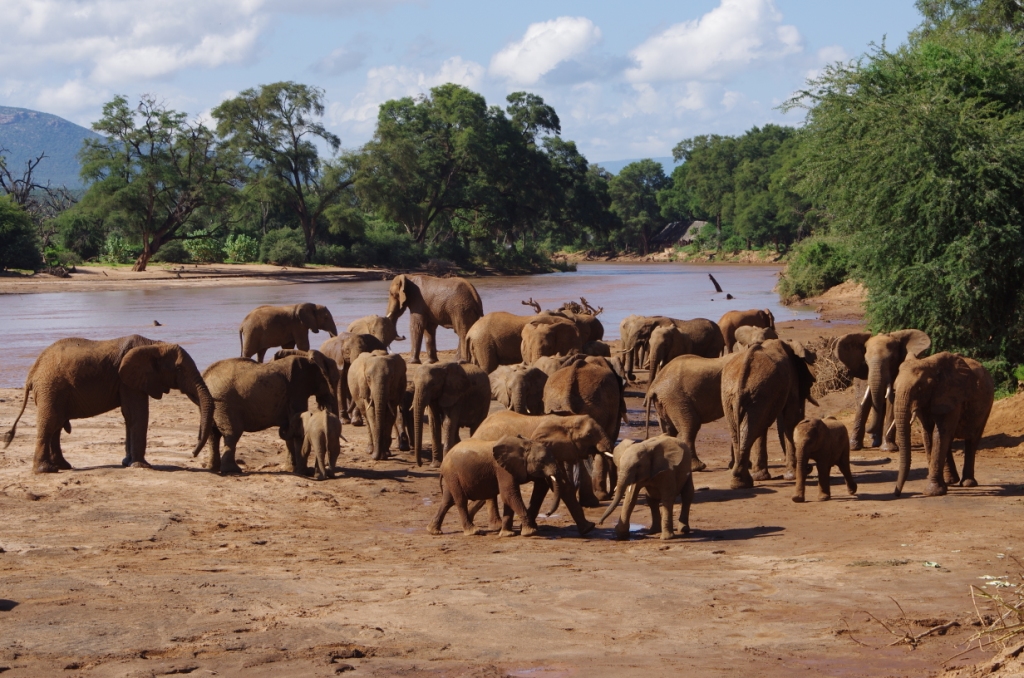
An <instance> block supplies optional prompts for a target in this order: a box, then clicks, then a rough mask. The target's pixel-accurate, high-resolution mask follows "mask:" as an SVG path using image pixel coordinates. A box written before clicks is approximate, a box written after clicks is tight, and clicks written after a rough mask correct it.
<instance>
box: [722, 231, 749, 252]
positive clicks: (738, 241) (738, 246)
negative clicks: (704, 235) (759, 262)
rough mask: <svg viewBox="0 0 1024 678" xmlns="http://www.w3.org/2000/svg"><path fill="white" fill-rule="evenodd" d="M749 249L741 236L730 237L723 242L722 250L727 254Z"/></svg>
mask: <svg viewBox="0 0 1024 678" xmlns="http://www.w3.org/2000/svg"><path fill="white" fill-rule="evenodd" d="M746 248H747V241H746V240H744V239H743V237H742V236H739V235H730V236H729V237H728V238H726V239H725V240H724V241H723V242H722V249H723V250H725V251H726V252H739V251H740V250H744V249H746Z"/></svg>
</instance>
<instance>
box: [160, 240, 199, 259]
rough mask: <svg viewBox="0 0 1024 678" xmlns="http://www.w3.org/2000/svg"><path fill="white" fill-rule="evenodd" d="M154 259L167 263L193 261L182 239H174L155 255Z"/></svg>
mask: <svg viewBox="0 0 1024 678" xmlns="http://www.w3.org/2000/svg"><path fill="white" fill-rule="evenodd" d="M153 261H159V262H163V263H166V264H186V263H188V262H190V261H192V256H191V255H190V254H189V253H188V250H187V249H185V245H184V243H182V241H181V240H172V241H171V242H169V243H167V244H166V245H164V246H163V247H161V248H160V250H159V251H158V252H157V253H156V254H154V255H153Z"/></svg>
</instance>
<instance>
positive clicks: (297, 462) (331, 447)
mask: <svg viewBox="0 0 1024 678" xmlns="http://www.w3.org/2000/svg"><path fill="white" fill-rule="evenodd" d="M340 439H341V420H340V419H338V417H336V416H335V415H334V413H332V412H329V411H328V410H322V409H319V408H318V409H317V410H316V411H313V412H309V411H307V412H300V413H298V414H296V415H293V416H292V419H291V422H290V423H289V424H288V462H287V463H286V464H285V470H286V471H291V472H293V473H298V474H299V475H302V476H305V475H306V473H307V469H308V464H309V462H310V458H311V457H312V461H313V474H314V477H315V478H316V479H317V480H324V479H325V478H333V477H334V466H335V464H337V462H338V455H339V454H341V443H340V442H339V441H340Z"/></svg>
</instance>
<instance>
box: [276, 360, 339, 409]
mask: <svg viewBox="0 0 1024 678" xmlns="http://www.w3.org/2000/svg"><path fill="white" fill-rule="evenodd" d="M291 355H301V356H304V357H306V358H309V359H310V360H312V361H313V362H314V363H316V365H317V367H319V368H320V370H321V371H322V372H323V373H324V378H325V379H326V380H327V383H328V384H330V386H331V395H332V396H333V399H334V400H333V402H332V404H331V406H330V408H328V409H330V411H331V413H332V414H334V415H335V416H337V415H338V413H339V412H340V411H341V410H340V409H339V405H338V403H339V402H340V401H341V394H340V393H339V392H338V387H339V385H340V382H341V369H340V368H339V367H338V363H337V362H336V361H335V360H334V358H331V357H330V356H328V355H327V354H326V353H323V352H322V351H318V350H316V349H315V348H311V349H309V350H308V351H302V350H299V349H297V348H282V349H281V350H279V351H277V352H276V353H275V354H274V360H281V359H282V358H287V357H288V356H291Z"/></svg>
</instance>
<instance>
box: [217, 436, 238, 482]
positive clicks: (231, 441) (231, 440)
mask: <svg viewBox="0 0 1024 678" xmlns="http://www.w3.org/2000/svg"><path fill="white" fill-rule="evenodd" d="M240 437H241V436H238V435H230V436H224V453H223V454H222V455H221V458H220V474H221V475H222V476H226V475H241V474H242V468H241V467H240V466H239V465H238V462H237V461H235V448H236V447H237V445H238V439H239V438H240Z"/></svg>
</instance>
